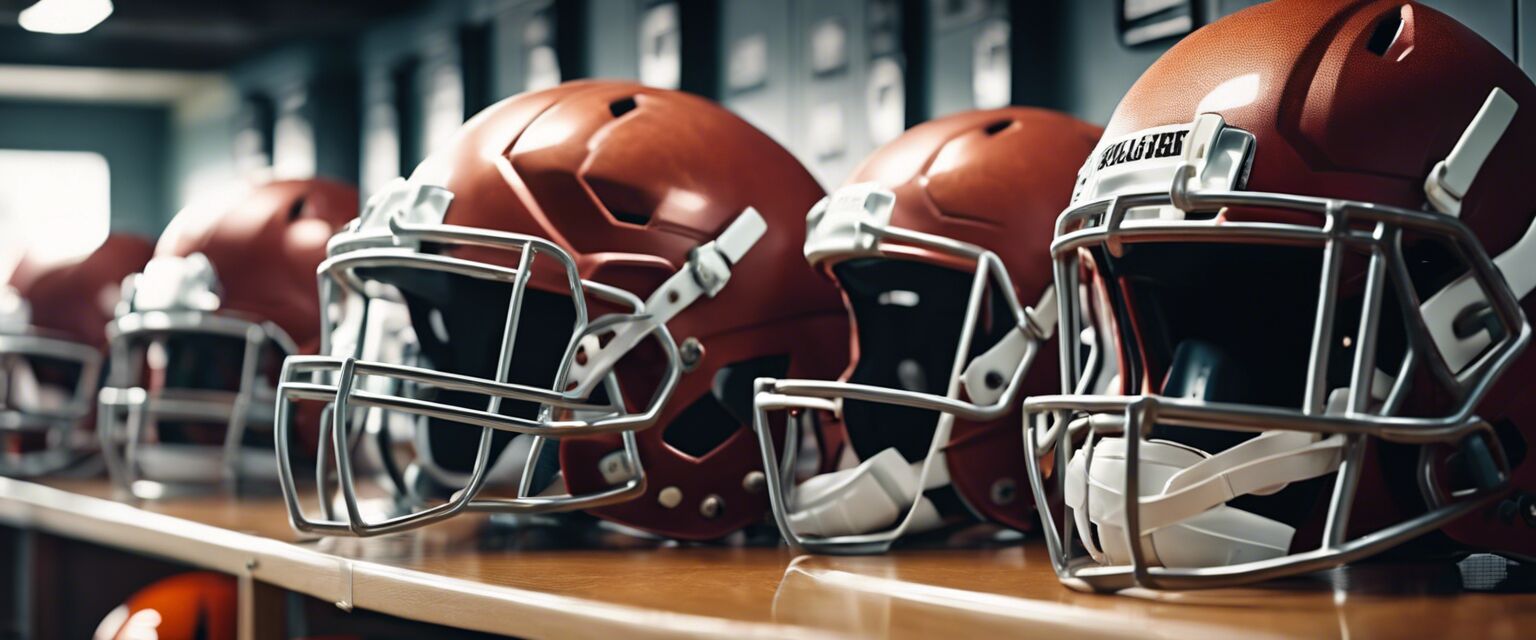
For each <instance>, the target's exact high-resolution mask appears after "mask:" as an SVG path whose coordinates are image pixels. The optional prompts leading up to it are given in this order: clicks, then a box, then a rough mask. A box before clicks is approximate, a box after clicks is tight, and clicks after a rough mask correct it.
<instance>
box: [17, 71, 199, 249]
mask: <svg viewBox="0 0 1536 640" xmlns="http://www.w3.org/2000/svg"><path fill="white" fill-rule="evenodd" d="M169 120H170V111H169V109H167V108H165V107H155V106H135V105H109V104H79V103H51V102H35V101H27V102H17V101H8V100H5V101H0V149H29V150H46V151H94V152H96V153H99V154H101V155H102V156H104V157H106V159H107V165H108V167H109V168H110V170H111V172H112V178H111V180H112V182H111V190H112V193H111V203H112V230H113V231H117V232H126V233H135V234H140V235H148V236H153V235H155V234H157V233H159V231H160V228H161V227H162V226H163V225H164V224H165V221H166V220H168V219H169V217H170V213H171V209H170V199H169V198H167V195H166V189H167V187H168V185H170V184H171V181H170V180H169V179H168V177H167V167H168V166H169V165H170V159H171V153H170V150H169V149H168V147H167V144H166V143H167V140H168V139H169V133H170V125H169Z"/></svg>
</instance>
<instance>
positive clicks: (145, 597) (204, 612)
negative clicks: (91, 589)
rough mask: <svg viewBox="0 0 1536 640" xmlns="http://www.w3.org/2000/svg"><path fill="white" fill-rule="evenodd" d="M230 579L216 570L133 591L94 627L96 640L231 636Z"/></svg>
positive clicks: (233, 604)
mask: <svg viewBox="0 0 1536 640" xmlns="http://www.w3.org/2000/svg"><path fill="white" fill-rule="evenodd" d="M239 606H240V599H239V592H238V589H237V587H236V585H235V579H234V578H232V577H230V576H226V575H223V574H218V573H209V572H202V571H199V572H194V573H183V574H180V575H175V576H171V577H169V578H166V579H164V580H160V581H158V582H155V583H153V584H151V585H149V586H147V587H144V588H143V589H140V590H138V591H137V592H136V593H134V594H133V595H132V596H130V597H129V598H128V600H127V601H126V602H124V603H123V604H121V605H118V607H117V608H116V609H113V610H112V611H111V612H110V613H108V614H107V616H106V617H105V618H102V619H101V623H100V624H98V625H97V626H96V633H95V634H94V635H93V636H92V637H93V638H94V639H95V640H140V639H143V638H157V639H158V640H234V639H235V637H236V636H237V635H238V634H237V633H236V631H237V629H238V624H239V616H238V612H239Z"/></svg>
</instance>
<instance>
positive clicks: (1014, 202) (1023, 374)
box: [755, 107, 1099, 552]
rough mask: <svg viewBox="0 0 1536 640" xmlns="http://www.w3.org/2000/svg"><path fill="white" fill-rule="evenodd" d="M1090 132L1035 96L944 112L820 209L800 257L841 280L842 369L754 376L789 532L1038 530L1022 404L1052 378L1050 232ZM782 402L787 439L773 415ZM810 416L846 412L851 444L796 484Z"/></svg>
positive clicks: (846, 544)
mask: <svg viewBox="0 0 1536 640" xmlns="http://www.w3.org/2000/svg"><path fill="white" fill-rule="evenodd" d="M1098 135H1099V129H1098V128H1097V127H1094V126H1092V125H1089V124H1087V123H1084V122H1081V121H1078V120H1076V119H1074V118H1072V117H1070V116H1066V115H1063V114H1059V113H1055V112H1051V111H1044V110H1040V109H1027V108H1019V107H1013V108H1004V109H993V110H986V111H972V112H967V113H963V114H958V115H952V116H948V117H944V118H940V119H938V120H934V121H932V122H929V123H926V124H923V125H920V126H918V127H915V128H913V129H912V130H911V131H908V132H907V133H906V134H904V135H903V136H901V137H900V138H897V139H896V140H895V141H893V142H891V143H890V144H888V145H886V146H884V147H882V148H880V149H879V150H877V151H875V152H874V155H872V156H871V157H870V158H869V159H867V160H866V161H865V162H864V164H863V165H862V166H861V167H860V168H859V169H858V170H857V171H855V172H854V175H853V177H852V178H850V184H849V185H848V186H845V187H843V188H841V189H839V190H837V191H836V192H835V193H833V194H832V195H830V196H828V197H827V198H825V199H823V200H822V201H821V202H820V203H818V204H817V205H816V207H815V208H814V209H812V210H811V212H810V215H809V216H808V226H809V231H808V232H807V234H808V237H807V239H806V243H805V251H804V257H805V259H806V260H808V261H809V262H810V263H811V264H812V265H813V266H815V267H816V268H817V269H819V270H821V271H822V272H824V273H825V275H826V276H827V277H828V279H830V280H833V281H835V282H836V283H837V284H838V286H839V287H840V289H841V290H842V293H843V300H844V303H845V305H846V306H847V309H848V314H849V317H850V319H851V321H852V323H853V333H854V337H853V340H854V344H853V348H852V352H853V359H852V361H851V362H850V363H849V364H848V366H847V369H846V370H845V371H844V372H843V374H842V376H841V377H840V378H838V379H837V380H835V381H833V380H825V379H824V380H788V379H781V380H762V381H760V382H759V385H758V387H757V392H756V395H755V402H756V408H757V414H756V416H757V422H756V426H757V429H758V435H759V437H760V438H761V439H762V443H761V444H762V447H763V462H764V464H765V465H766V466H767V468H768V469H769V470H770V471H769V474H768V475H769V477H771V478H775V479H776V480H777V481H776V482H775V483H774V484H773V485H771V486H770V489H771V491H770V495H771V496H772V497H773V508H774V515H775V517H776V519H777V520H778V523H779V527H780V530H781V531H782V532H783V534H784V536H785V538H786V539H788V540H790V541H791V542H792V543H793V544H795V545H797V546H800V547H805V548H809V549H812V550H819V551H828V552H864V551H881V550H884V549H885V548H887V547H888V546H889V545H890V544H891V543H892V542H894V541H895V540H896V539H897V538H899V537H900V536H901V535H903V534H904V533H906V532H912V533H916V532H921V531H925V530H931V529H934V528H937V527H938V526H939V525H941V524H944V523H946V522H951V523H952V522H957V521H959V522H965V521H973V520H974V519H975V518H981V519H985V520H988V521H992V522H996V523H1001V524H1003V525H1006V526H1009V527H1013V528H1015V529H1020V530H1030V529H1033V528H1034V527H1035V523H1036V519H1035V515H1034V505H1035V503H1034V501H1033V500H1031V499H1030V497H1029V493H1028V489H1027V482H1028V477H1027V476H1026V474H1025V463H1024V459H1023V451H1024V449H1023V440H1022V437H1021V435H1020V433H1019V430H1018V424H1019V423H1018V420H1019V418H1018V415H1019V413H1018V411H1019V406H1020V403H1019V401H1020V398H1021V397H1022V396H1023V395H1025V394H1031V393H1045V392H1050V391H1053V390H1054V389H1056V383H1057V380H1058V375H1057V372H1056V358H1055V357H1054V352H1055V347H1054V344H1055V343H1054V342H1053V341H1052V335H1053V333H1054V331H1055V326H1056V318H1055V316H1056V311H1055V304H1056V303H1055V300H1056V294H1055V292H1054V290H1053V288H1052V285H1051V261H1050V238H1051V236H1052V231H1053V229H1054V227H1055V222H1056V215H1057V214H1058V213H1059V212H1060V210H1061V206H1062V205H1064V204H1065V203H1066V202H1067V200H1068V198H1069V197H1070V195H1071V193H1072V187H1073V179H1074V176H1075V169H1076V167H1075V165H1076V164H1077V159H1078V158H1081V157H1083V156H1084V155H1085V154H1087V153H1088V152H1089V151H1091V150H1092V149H1093V145H1094V143H1095V141H1096V140H1097V138H1098ZM1021 298H1022V299H1023V300H1027V301H1036V300H1038V302H1036V303H1035V305H1034V307H1026V306H1024V305H1023V304H1022V303H1021V302H1020V300H1021ZM1073 342H1074V343H1075V342H1076V341H1075V340H1074V341H1073ZM1042 353H1043V354H1044V358H1039V359H1038V361H1037V356H1039V355H1040V354H1042ZM779 412H784V413H787V414H789V415H788V416H787V421H788V423H789V428H788V430H787V432H788V434H789V441H788V443H787V444H785V443H778V444H776V443H775V442H774V440H773V438H774V437H775V436H774V431H775V429H776V428H777V427H776V425H775V429H770V428H769V426H770V425H774V424H775V423H774V422H773V421H772V420H771V419H770V417H771V415H774V414H777V413H779ZM818 419H819V420H833V421H837V422H840V423H841V425H842V427H843V429H844V431H845V433H846V437H847V441H848V444H849V445H850V447H851V449H850V452H851V454H852V456H850V458H849V460H848V462H847V464H844V465H843V466H844V467H845V468H842V469H840V470H838V471H835V472H832V473H827V474H822V475H818V476H815V477H813V478H811V479H809V480H807V481H806V482H804V483H801V484H799V485H795V484H794V482H793V480H794V477H793V473H792V472H793V469H794V467H795V466H796V464H795V456H796V455H797V451H796V448H795V446H794V442H795V437H794V436H795V432H796V430H797V427H798V426H799V425H800V424H803V423H810V422H814V421H816V420H818ZM779 450H782V451H783V452H784V453H783V455H784V458H783V460H782V461H781V460H780V459H779V457H778V454H777V451H779Z"/></svg>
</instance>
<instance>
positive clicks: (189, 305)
mask: <svg viewBox="0 0 1536 640" xmlns="http://www.w3.org/2000/svg"><path fill="white" fill-rule="evenodd" d="M356 212H357V193H356V191H354V190H353V189H352V188H351V187H348V186H345V185H342V184H339V183H335V182H329V181H325V180H304V181H286V182H273V183H269V184H266V185H263V186H260V187H256V188H254V189H251V190H250V191H248V192H246V193H242V194H240V195H239V196H238V197H234V198H231V199H229V200H224V201H208V202H198V203H194V204H193V205H191V206H189V207H187V208H186V209H183V210H182V211H181V212H180V213H178V214H176V217H175V218H174V219H173V220H172V221H171V223H170V225H169V226H168V227H167V228H166V230H165V233H164V234H163V235H162V236H161V238H160V241H159V244H158V245H157V246H156V248H155V257H154V258H153V259H152V260H150V261H149V264H148V265H146V266H145V267H144V270H143V272H142V273H138V274H135V275H133V276H132V277H130V278H128V279H127V280H126V281H125V282H124V285H123V301H122V303H121V304H120V305H119V307H118V313H117V317H116V319H115V320H114V321H113V322H112V323H111V325H110V326H109V327H108V335H109V337H110V341H111V362H110V364H111V367H110V368H111V370H110V371H109V372H108V377H107V382H106V385H105V387H104V388H103V389H102V391H101V399H100V409H99V411H98V413H99V420H100V424H99V431H100V435H101V439H102V447H103V450H104V453H105V456H106V459H107V463H108V470H109V471H110V472H111V474H112V477H113V479H114V480H115V481H116V482H117V483H118V484H119V485H120V486H121V487H123V488H127V489H130V490H132V491H133V493H134V494H135V495H138V496H139V497H145V498H153V497H159V496H162V495H166V494H167V493H168V492H172V493H181V492H189V491H190V492H197V491H207V490H210V489H219V488H226V489H228V488H232V489H237V490H239V489H246V488H249V489H257V488H260V485H261V484H272V485H275V479H276V471H277V465H276V464H275V463H274V459H273V444H272V428H271V425H272V415H273V406H274V405H275V403H276V395H275V389H276V386H277V374H278V371H279V368H280V366H281V363H282V359H283V358H284V357H285V356H288V355H294V354H304V353H314V352H315V350H316V349H317V348H318V346H319V343H320V339H319V323H318V322H316V318H318V317H319V313H320V312H319V303H318V302H317V300H316V298H317V294H316V281H315V269H316V267H318V266H319V264H320V261H321V260H322V259H323V258H324V257H325V243H326V241H327V240H329V239H330V237H331V234H333V233H334V232H335V231H336V230H337V229H339V228H341V226H342V225H343V224H345V223H346V222H347V221H348V220H350V219H352V218H353V217H355V215H356ZM313 418H314V416H311V420H310V421H309V422H310V423H311V424H309V429H310V431H309V434H308V437H307V439H306V442H307V443H308V445H307V446H306V448H307V449H308V450H312V449H313V439H314V433H313V427H314V425H313V424H312V422H313ZM248 481H254V482H248Z"/></svg>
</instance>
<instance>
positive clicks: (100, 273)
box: [0, 234, 154, 477]
mask: <svg viewBox="0 0 1536 640" xmlns="http://www.w3.org/2000/svg"><path fill="white" fill-rule="evenodd" d="M153 251H154V246H153V245H151V244H150V243H149V241H147V240H144V239H143V238H139V237H136V236H130V235H121V234H113V235H110V236H108V237H107V239H106V241H105V242H103V243H102V245H101V246H100V247H97V248H96V249H95V250H94V251H92V252H91V253H89V254H86V255H84V256H80V257H76V258H71V259H68V260H63V261H58V260H49V261H43V260H38V259H35V258H32V257H23V258H22V261H21V262H20V263H19V264H18V265H17V266H16V270H15V271H14V272H12V274H11V277H10V283H9V284H7V285H0V475H5V476H23V477H25V476H36V475H41V474H47V473H54V472H58V471H61V470H63V469H65V468H66V467H69V466H71V465H72V464H74V463H75V462H78V461H79V460H80V459H81V456H82V455H85V454H89V453H91V452H93V451H95V450H96V440H95V438H94V437H92V433H93V431H94V428H93V423H92V421H91V417H92V416H93V414H94V410H95V408H96V390H97V388H98V387H99V386H100V384H101V375H100V373H101V366H102V365H101V363H102V359H103V353H104V352H105V351H106V348H107V334H106V327H107V323H108V322H111V321H112V314H113V310H114V308H115V307H116V305H117V302H118V298H119V295H120V294H119V290H120V287H121V286H122V282H123V278H125V277H127V276H128V275H129V274H131V273H134V272H137V271H139V270H140V269H143V268H144V263H145V262H147V261H148V260H149V256H150V254H151V253H152V252H153ZM95 472H97V473H99V472H100V468H99V467H98V468H96V469H95Z"/></svg>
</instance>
